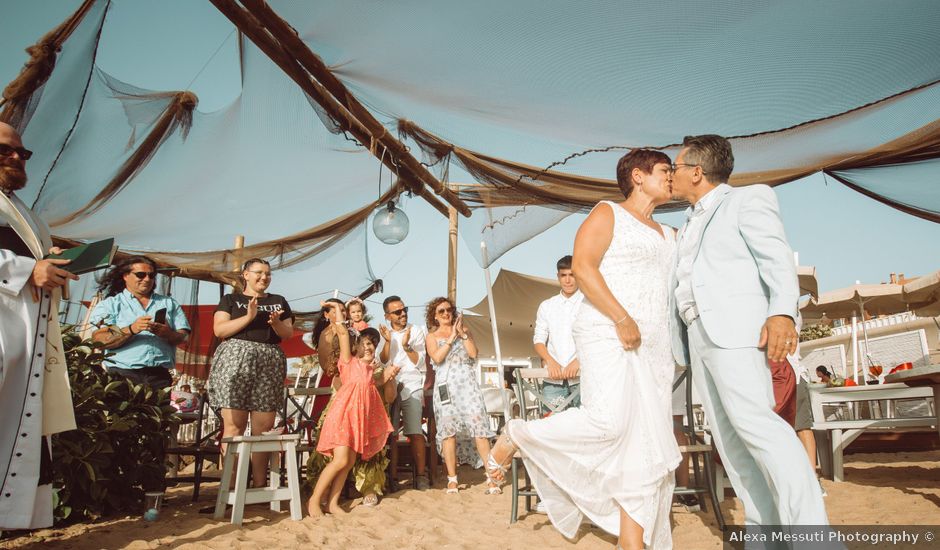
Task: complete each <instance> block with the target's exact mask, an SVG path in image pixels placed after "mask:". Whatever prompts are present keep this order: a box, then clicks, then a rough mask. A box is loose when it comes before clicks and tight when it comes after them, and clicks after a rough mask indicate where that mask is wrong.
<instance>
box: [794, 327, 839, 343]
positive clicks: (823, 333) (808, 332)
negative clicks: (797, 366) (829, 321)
mask: <svg viewBox="0 0 940 550" xmlns="http://www.w3.org/2000/svg"><path fill="white" fill-rule="evenodd" d="M827 336H832V327H831V326H829V325H822V324H820V325H809V326H806V327H803V330H801V331H800V342H806V341H808V340H818V339H819V338H825V337H827Z"/></svg>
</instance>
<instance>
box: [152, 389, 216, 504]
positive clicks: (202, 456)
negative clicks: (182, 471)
mask: <svg viewBox="0 0 940 550" xmlns="http://www.w3.org/2000/svg"><path fill="white" fill-rule="evenodd" d="M177 415H178V416H179V417H180V421H181V422H182V423H184V424H186V423H192V424H194V425H195V427H196V433H195V436H194V439H193V441H192V443H189V444H187V445H180V444H179V442H176V444H175V445H171V446H170V447H168V448H167V450H166V454H167V456H168V457H169V456H171V455H175V456H176V457H180V456H192V457H193V458H194V462H193V467H194V471H193V475H191V476H175V477H170V478H169V481H170V482H173V481H175V482H182V483H192V484H193V502H195V501H196V500H198V499H199V486H200V484H201V483H202V473H203V467H204V465H205V460H206V458H207V457H209V458H212V459H213V460H218V457H219V455H220V454H221V448H220V446H219V440H220V439H221V437H222V414H221V411H220V410H219V409H215V408H213V407H211V406H210V405H209V401H208V400H207V399H205V398H204V397H200V403H199V408H198V409H197V410H196V412H189V413H177ZM177 459H178V458H177Z"/></svg>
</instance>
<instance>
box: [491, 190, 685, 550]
mask: <svg viewBox="0 0 940 550" xmlns="http://www.w3.org/2000/svg"><path fill="white" fill-rule="evenodd" d="M602 204H606V205H607V207H610V208H612V209H613V212H614V232H613V240H612V241H611V243H610V247H609V248H608V249H607V252H606V253H605V254H604V257H603V259H602V260H601V265H600V272H601V274H602V275H603V277H604V280H605V281H606V282H607V286H608V287H609V288H610V290H611V292H612V293H613V295H614V296H615V297H616V298H617V300H618V301H619V302H620V303H621V304H622V305H623V307H624V308H626V310H627V312H629V314H630V316H631V317H633V319H634V320H635V321H636V323H637V325H638V326H639V329H640V336H641V339H642V340H641V344H640V346H639V348H638V349H636V350H635V351H626V350H624V349H623V346H622V345H621V343H620V340H618V339H617V334H616V332H615V330H614V324H613V321H611V320H610V319H609V318H607V317H606V316H604V315H603V314H601V313H600V312H599V311H598V310H597V309H595V308H594V306H592V305H591V304H590V302H589V301H588V300H587V299H585V300H584V303H583V304H582V306H581V308H580V310H579V312H578V315H577V319H576V320H575V324H574V339H575V345H576V346H577V352H578V358H579V359H580V362H581V407H580V408H577V409H568V410H566V411H564V412H561V413H557V414H553V415H551V416H550V417H548V418H544V419H541V420H533V421H529V422H524V421H522V420H512V421H510V422H509V425H508V428H507V429H508V431H509V437H510V438H511V439H512V441H513V442H514V443H515V444H516V445H517V446H518V447H519V448H520V450H521V453H522V457H523V460H524V462H525V466H526V470H527V471H528V472H529V475H530V476H531V478H532V481H533V483H534V485H535V487H536V490H537V491H538V493H539V496H540V497H541V499H542V501H543V502H544V504H545V509H546V511H547V512H548V516H549V518H550V519H551V521H552V523H553V524H554V525H555V527H556V528H557V529H558V530H559V531H560V532H561V533H562V534H563V535H565V536H566V537H568V538H573V537H574V536H575V534H576V533H577V531H578V526H579V525H580V524H581V521H582V520H583V518H584V516H587V518H588V519H589V520H590V521H592V522H593V523H594V524H596V525H598V526H600V527H601V528H603V529H604V530H605V531H607V532H609V533H612V534H618V533H619V531H620V508H621V507H622V508H623V509H624V510H625V511H626V512H627V513H628V514H629V515H630V517H631V518H633V520H634V521H636V522H637V523H638V524H639V525H640V526H642V527H643V540H644V542H645V543H646V545H647V547H649V548H655V549H661V548H672V534H671V530H670V522H669V510H670V507H671V501H672V490H673V488H674V487H675V477H674V470H675V468H676V466H677V465H678V464H679V460H680V458H681V457H680V455H679V448H678V446H677V445H676V440H675V436H674V435H673V431H672V417H671V414H672V407H671V396H672V381H673V375H674V372H675V367H674V362H673V358H672V352H671V349H670V336H669V323H668V317H667V316H668V299H667V297H668V294H667V293H668V286H669V272H670V268H671V265H672V262H673V258H674V254H675V248H676V245H675V236H674V233H673V231H672V229H671V228H669V227H663V233H664V235H665V237H663V236H660V235H659V233H657V232H656V231H655V230H654V229H652V228H650V227H648V226H646V225H644V224H643V223H641V222H640V221H639V220H637V219H636V218H634V217H633V216H632V215H631V214H630V213H629V212H627V211H626V210H624V209H623V207H621V206H620V205H619V204H616V203H612V202H606V201H605V202H604V203H602ZM597 208H605V206H601V205H598V206H597Z"/></svg>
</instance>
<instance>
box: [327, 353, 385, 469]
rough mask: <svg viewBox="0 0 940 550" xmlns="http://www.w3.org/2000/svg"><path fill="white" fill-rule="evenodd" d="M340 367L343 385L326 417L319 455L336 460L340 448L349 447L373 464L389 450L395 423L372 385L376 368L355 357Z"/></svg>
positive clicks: (341, 363)
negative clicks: (389, 440)
mask: <svg viewBox="0 0 940 550" xmlns="http://www.w3.org/2000/svg"><path fill="white" fill-rule="evenodd" d="M337 367H338V368H339V377H340V381H341V382H342V384H343V385H342V386H341V387H340V388H339V390H337V392H336V395H335V396H334V397H333V402H332V403H331V404H330V408H329V410H328V411H327V413H326V419H324V421H323V428H322V429H321V430H320V439H319V440H318V441H317V452H319V453H322V454H324V455H327V456H332V454H333V449H335V448H336V447H349V448H350V449H352V450H353V451H354V452H355V453H357V454H360V455H362V459H363V460H369V459H370V458H372V456H373V455H375V454H376V453H378V452H379V451H381V450H382V449H383V448H384V447H385V442H386V440H387V439H388V434H390V433H392V423H391V422H389V420H388V414H386V412H385V405H384V404H383V403H382V398H381V397H380V396H379V392H378V390H377V389H376V388H375V384H374V382H373V381H372V371H373V369H372V365H371V364H368V365H366V364H363V363H362V362H361V361H360V360H359V358H358V357H353V358H352V359H350V360H349V361H346V362H344V361H343V360H339V361H338V362H337Z"/></svg>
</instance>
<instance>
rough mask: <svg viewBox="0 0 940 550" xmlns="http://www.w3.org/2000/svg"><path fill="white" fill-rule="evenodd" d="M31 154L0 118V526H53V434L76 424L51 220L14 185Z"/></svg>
mask: <svg viewBox="0 0 940 550" xmlns="http://www.w3.org/2000/svg"><path fill="white" fill-rule="evenodd" d="M29 155H30V153H29V152H28V151H27V150H25V149H24V148H23V144H22V143H21V142H20V137H19V135H18V134H17V133H16V131H15V130H14V129H13V128H12V127H11V126H9V125H7V124H4V123H0V327H2V328H0V480H2V487H0V530H3V529H35V528H40V527H49V526H51V525H52V462H51V456H50V455H49V446H48V436H49V435H51V434H54V433H59V432H63V431H66V430H71V429H74V428H75V414H74V409H73V407H72V396H71V390H70V388H69V381H68V370H67V368H66V364H65V354H64V350H63V348H62V336H61V333H60V331H59V320H58V308H59V300H60V296H61V289H62V287H63V286H64V285H65V284H66V283H67V280H68V279H70V278H71V279H76V278H77V277H75V276H74V275H71V274H69V273H67V272H65V271H63V270H62V269H60V268H59V267H57V264H56V262H55V261H51V260H43V259H42V258H43V257H44V256H45V255H46V253H47V252H48V251H49V250H50V249H51V248H52V240H51V238H50V236H49V230H48V228H47V227H46V225H45V224H44V223H43V222H42V220H40V219H39V217H37V216H35V215H34V214H33V213H32V212H31V211H30V210H29V208H28V207H27V206H26V205H25V204H23V202H22V201H21V200H20V199H19V198H17V196H16V194H15V191H16V190H18V189H20V188H22V187H23V186H24V185H25V183H26V175H25V170H24V169H25V161H26V159H27V158H28V157H29Z"/></svg>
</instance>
